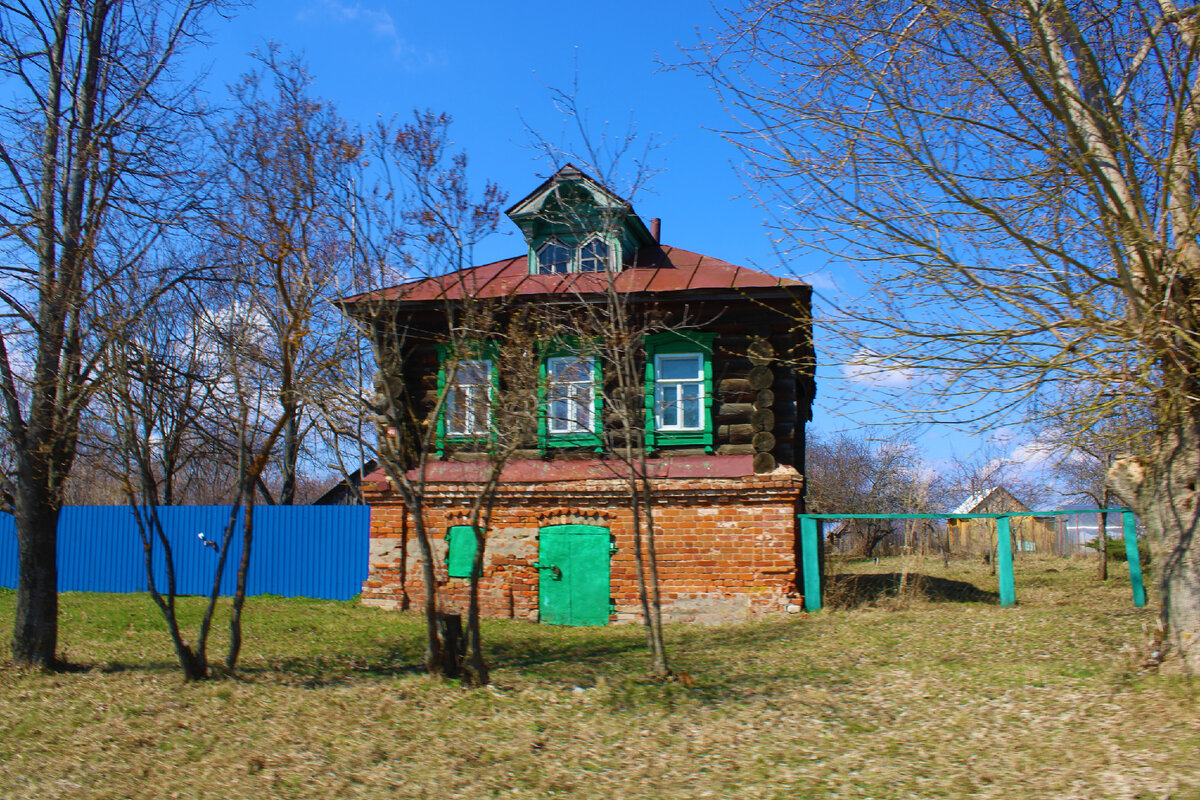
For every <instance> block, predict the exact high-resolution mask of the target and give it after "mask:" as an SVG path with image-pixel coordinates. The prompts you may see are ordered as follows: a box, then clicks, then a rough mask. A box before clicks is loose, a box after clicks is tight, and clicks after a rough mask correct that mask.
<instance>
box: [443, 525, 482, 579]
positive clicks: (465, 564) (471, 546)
mask: <svg viewBox="0 0 1200 800" xmlns="http://www.w3.org/2000/svg"><path fill="white" fill-rule="evenodd" d="M477 549H478V547H477V542H476V541H475V529H474V528H472V527H471V526H470V525H454V526H452V527H451V528H450V529H449V530H448V531H446V574H447V575H449V576H450V577H451V578H469V577H471V568H472V567H473V566H474V565H475V551H476V550H477Z"/></svg>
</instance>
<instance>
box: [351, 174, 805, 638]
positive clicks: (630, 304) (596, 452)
mask: <svg viewBox="0 0 1200 800" xmlns="http://www.w3.org/2000/svg"><path fill="white" fill-rule="evenodd" d="M507 214H508V216H509V217H510V219H512V220H513V222H514V223H516V225H517V226H518V227H519V228H520V229H521V231H522V233H523V234H524V236H525V241H526V244H527V250H526V252H525V253H523V254H521V255H519V256H516V257H513V258H509V259H505V260H502V261H498V262H495V263H492V264H486V265H483V266H478V267H472V268H469V269H465V270H460V271H458V272H454V273H450V274H448V275H442V276H436V277H430V278H426V279H423V280H416V281H412V282H410V283H405V284H402V285H399V286H394V287H390V288H386V289H381V290H377V291H373V292H369V293H367V294H364V295H359V296H356V297H352V298H348V299H346V300H345V301H343V306H344V308H345V309H346V311H347V313H349V314H351V315H353V316H355V317H357V318H359V319H360V320H363V321H364V322H366V323H368V326H369V327H370V328H371V329H372V330H373V335H374V336H375V338H376V345H377V351H378V352H379V353H382V354H384V355H383V356H382V357H381V358H380V360H381V361H382V362H383V363H380V364H379V365H378V366H379V373H378V374H377V383H378V386H379V388H380V393H379V394H378V395H377V398H376V399H377V401H380V402H385V403H396V404H401V405H403V406H404V407H405V410H407V411H408V412H410V413H409V414H408V417H407V418H409V419H411V420H412V429H411V430H407V431H394V432H393V434H394V435H397V436H407V437H410V438H414V439H415V437H416V436H417V435H418V434H419V432H420V431H421V430H424V429H425V428H424V426H429V425H432V426H436V431H437V436H436V451H435V452H433V453H431V454H429V459H428V461H427V462H426V463H425V467H424V469H425V479H426V481H427V491H426V498H427V512H426V523H427V525H428V526H429V529H430V531H431V533H432V537H433V539H434V541H435V543H436V546H437V552H436V554H435V558H436V561H437V563H436V564H435V572H436V574H437V576H438V577H437V580H438V583H439V592H440V593H441V596H442V598H443V601H444V602H445V604H446V605H447V606H448V607H449V608H451V609H454V608H455V607H456V606H461V607H462V609H465V606H466V596H467V586H468V576H469V574H470V569H469V564H470V560H471V558H472V557H473V554H474V537H473V536H472V535H471V531H470V529H469V528H465V529H464V526H465V525H466V522H467V509H468V506H469V502H470V498H471V496H472V491H473V490H474V489H475V488H476V486H477V483H476V482H477V481H478V480H479V479H480V476H481V474H482V471H483V469H484V466H485V464H486V461H487V458H488V453H489V447H491V446H493V445H494V442H495V439H494V438H490V436H489V425H493V424H495V420H496V419H497V418H498V416H499V415H501V413H502V412H504V411H505V410H507V409H500V408H496V407H495V405H494V404H495V403H496V402H497V398H498V397H500V396H502V395H503V392H502V391H500V390H499V389H498V387H501V386H504V387H507V386H508V384H509V383H519V381H518V380H517V379H516V378H515V377H514V376H511V375H505V374H503V373H504V370H505V367H504V365H505V364H510V365H511V364H514V363H518V362H513V361H512V360H511V359H508V360H507V361H506V360H505V359H504V358H503V357H501V356H500V355H498V354H497V352H496V351H491V350H488V347H489V345H488V342H487V341H486V340H487V338H488V336H487V334H486V333H482V334H481V335H480V339H481V340H484V341H481V342H480V343H479V345H478V347H477V348H475V349H474V350H473V352H472V354H470V355H469V356H466V357H460V358H458V360H456V361H454V363H453V368H452V369H451V368H449V366H448V365H449V364H450V362H451V361H452V360H454V359H455V356H454V355H453V354H451V353H450V352H449V351H450V350H451V349H452V345H453V342H455V341H459V342H460V345H461V339H456V338H455V337H454V336H451V335H450V328H449V326H450V324H451V323H450V320H452V319H454V320H458V321H459V322H460V323H461V321H462V320H463V319H464V318H465V317H467V316H470V314H469V311H470V309H472V308H474V309H478V308H484V309H485V310H486V312H487V313H486V314H485V316H487V318H488V319H490V320H493V321H495V320H498V319H503V320H506V322H505V323H504V324H508V325H511V324H512V321H513V320H514V319H517V318H520V319H522V320H525V321H526V324H528V325H529V326H531V327H530V330H534V331H536V333H535V334H534V336H535V338H538V339H539V342H538V343H537V345H538V346H536V347H532V348H527V349H528V362H529V363H520V366H522V368H523V369H527V368H529V367H530V364H533V362H536V367H537V370H538V371H537V372H536V373H535V374H536V375H538V376H540V378H539V384H538V387H537V389H536V391H537V392H538V394H537V397H538V401H537V402H538V412H537V416H538V419H536V420H534V419H530V420H529V422H528V430H526V431H524V433H523V434H522V435H523V436H524V439H523V441H522V442H521V446H520V447H519V448H517V449H516V450H515V451H514V452H513V453H512V454H511V456H510V457H509V458H508V460H507V462H506V464H505V465H504V468H503V472H502V477H501V484H500V486H499V489H498V491H497V494H496V499H495V504H494V511H493V515H492V521H491V525H490V527H489V530H488V531H487V545H486V548H485V556H484V566H483V573H482V578H481V592H480V597H481V604H482V610H483V613H484V614H485V615H494V616H505V617H513V618H521V619H528V620H534V621H538V620H540V621H542V622H551V623H560V624H606V623H609V622H615V621H632V620H635V619H640V615H641V611H640V604H639V598H638V588H637V579H636V572H635V571H634V553H633V541H632V536H633V527H632V526H633V518H632V511H631V509H630V503H629V499H628V490H627V482H626V475H627V469H628V467H627V465H626V462H625V461H623V460H622V459H621V458H618V457H617V455H618V453H616V452H614V451H615V450H616V449H619V448H621V447H622V446H623V444H624V443H625V442H626V441H627V440H626V438H625V437H626V436H632V437H635V439H634V440H633V441H635V443H636V444H637V446H638V447H641V448H644V451H645V452H646V453H647V456H648V458H647V468H648V471H649V474H650V475H651V476H652V485H653V495H654V501H653V502H654V516H655V530H656V537H657V550H658V558H659V571H660V591H661V595H662V599H663V612H664V618H665V619H668V620H670V619H675V620H693V621H711V622H715V621H724V620H730V619H742V618H746V617H750V616H754V615H758V614H764V613H776V612H786V611H789V610H791V611H795V610H797V609H798V608H799V607H800V598H799V596H798V593H797V589H796V587H797V582H796V577H797V574H798V558H799V547H798V541H797V523H796V519H795V514H796V513H797V512H799V511H802V510H803V508H802V502H803V499H802V498H803V486H804V481H803V454H804V431H805V424H806V422H807V421H808V420H810V419H811V404H812V399H813V394H814V391H815V386H814V381H813V363H814V359H813V349H812V337H811V324H810V308H811V305H810V303H811V290H810V287H809V286H808V285H806V284H803V283H801V282H799V281H794V280H788V279H783V278H778V277H775V276H771V275H767V274H765V273H762V272H757V271H754V270H749V269H746V268H744V267H739V266H736V265H733V264H730V263H727V262H725V261H721V260H718V259H715V258H711V257H709V256H704V255H700V254H698V253H694V252H690V251H688V250H684V249H682V248H679V247H674V246H669V245H666V244H664V243H662V242H660V241H659V230H660V226H659V222H658V220H651V223H650V225H649V226H647V225H646V224H645V223H644V222H643V221H642V219H641V218H640V217H638V215H637V214H636V212H635V211H634V209H633V208H632V206H631V205H630V204H629V203H628V202H626V201H625V200H623V199H621V198H620V197H618V196H617V195H615V194H614V193H613V192H611V191H610V190H609V189H608V188H607V187H605V186H603V185H602V184H600V183H599V182H597V181H595V180H594V179H592V178H590V177H589V176H587V175H585V174H584V173H582V172H580V171H579V170H577V169H576V168H574V167H573V166H570V165H568V166H566V167H564V168H562V169H561V170H559V171H558V172H557V173H556V174H555V175H553V176H552V177H551V178H549V179H548V180H546V181H545V182H544V183H542V185H540V186H539V187H538V188H537V189H536V190H534V191H533V192H532V193H531V194H530V195H528V196H527V197H525V198H524V199H522V200H521V201H519V202H518V203H516V204H515V205H514V206H512V207H511V208H510V209H509V210H508V212H507ZM613 302H616V303H619V304H620V313H622V314H625V315H627V316H626V317H625V319H626V320H627V324H626V326H625V327H624V328H619V329H618V328H616V327H614V326H611V325H608V324H607V323H608V322H611V315H610V314H606V311H609V312H611V310H612V308H614V307H613V306H611V305H608V306H606V305H605V304H606V303H607V304H611V303H613ZM538 315H541V316H540V317H539V316H538ZM547 315H549V316H547ZM538 319H541V322H542V324H540V326H539V325H538V324H537V321H538ZM547 319H550V320H551V322H550V324H549V325H547V324H545V321H546V320H547ZM506 330H507V331H509V332H511V328H508V329H506ZM614 330H622V331H625V332H626V333H628V331H630V330H632V331H634V332H635V333H636V334H637V335H636V336H635V337H633V338H634V341H632V342H626V343H623V344H620V345H618V344H616V343H614V342H611V341H605V340H604V339H605V337H606V336H608V337H609V338H611V337H612V336H613V335H614V333H613V331H614ZM510 339H511V337H510ZM581 342H582V343H583V344H580V343H581ZM617 347H620V351H619V352H617V351H615V350H614V348H617ZM622 353H628V354H630V357H631V358H632V359H633V360H634V364H635V367H636V369H637V370H638V374H639V375H640V376H644V379H639V381H638V382H637V385H636V386H632V387H631V386H630V385H628V381H626V383H625V384H622V382H621V381H620V380H619V376H618V375H616V374H614V373H617V372H619V369H618V367H617V366H616V365H615V364H616V359H617V357H618V356H619V355H620V354H622ZM622 392H624V395H622V394H621V393H622ZM622 399H623V400H624V401H625V402H627V403H629V404H633V405H632V406H630V405H625V406H620V402H622ZM503 402H505V403H509V402H510V401H507V400H506V401H503ZM617 407H624V408H626V409H628V408H630V407H636V408H637V409H638V416H637V421H636V423H635V424H633V425H631V426H630V425H623V424H622V419H626V420H627V419H628V418H629V417H628V416H626V417H624V418H619V417H620V415H618V414H616V413H615V412H614V410H613V409H614V408H617ZM623 427H630V428H632V430H628V431H625V430H622V428H623ZM415 463H417V462H416V461H414V462H413V464H415ZM413 464H408V465H406V466H407V467H409V468H410V469H412V468H415V467H414V466H413ZM363 483H364V491H365V493H366V497H367V500H368V502H369V503H370V505H371V507H372V515H371V548H370V551H371V567H370V575H369V577H368V579H367V581H366V584H365V585H364V588H363V602H364V603H366V604H370V605H377V606H383V607H387V608H406V607H408V606H409V604H410V603H412V602H419V599H420V597H421V596H422V586H421V580H422V578H421V569H420V564H419V562H418V556H417V550H416V547H415V546H414V545H413V544H412V541H411V535H412V534H411V529H412V520H411V517H410V515H409V512H408V510H407V509H406V508H405V507H404V504H403V503H402V502H401V501H400V499H399V498H398V496H397V495H396V493H395V492H394V491H393V488H392V487H391V486H389V483H388V479H387V478H386V476H385V474H384V473H383V472H382V471H377V472H375V473H373V474H371V475H368V476H367V477H366V478H365V479H364V481H363ZM460 610H461V609H460Z"/></svg>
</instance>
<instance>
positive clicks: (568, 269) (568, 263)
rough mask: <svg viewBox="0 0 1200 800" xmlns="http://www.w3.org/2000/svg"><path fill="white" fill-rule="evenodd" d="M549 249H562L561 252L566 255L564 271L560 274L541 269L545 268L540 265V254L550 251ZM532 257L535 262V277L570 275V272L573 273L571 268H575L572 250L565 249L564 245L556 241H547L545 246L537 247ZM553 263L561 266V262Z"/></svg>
mask: <svg viewBox="0 0 1200 800" xmlns="http://www.w3.org/2000/svg"><path fill="white" fill-rule="evenodd" d="M551 247H560V248H562V250H563V252H565V253H566V254H567V260H566V269H564V270H563V271H562V272H557V271H554V272H550V271H546V270H544V269H543V266H545V265H543V264H542V253H544V252H545V251H546V250H548V249H550V248H551ZM534 256H535V257H536V261H537V272H536V273H535V274H537V275H567V274H570V273H571V272H574V271H575V270H574V269H573V267H574V266H575V258H576V256H575V252H574V249H573V248H570V247H567V246H566V245H565V244H563V243H562V242H560V241H559V240H558V239H549V240H547V241H546V243H545V244H543V245H542V246H541V247H539V248H538V249H537V252H536V253H534ZM553 263H555V264H561V263H563V262H560V261H556V262H553Z"/></svg>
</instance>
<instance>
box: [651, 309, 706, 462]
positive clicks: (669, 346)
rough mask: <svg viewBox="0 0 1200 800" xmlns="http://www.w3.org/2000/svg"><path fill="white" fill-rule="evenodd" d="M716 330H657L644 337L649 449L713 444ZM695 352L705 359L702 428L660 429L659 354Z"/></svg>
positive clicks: (703, 364)
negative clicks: (657, 370)
mask: <svg viewBox="0 0 1200 800" xmlns="http://www.w3.org/2000/svg"><path fill="white" fill-rule="evenodd" d="M716 338H717V335H716V334H715V333H699V332H695V331H668V332H666V333H655V334H651V335H649V336H646V337H645V338H644V339H643V346H644V347H645V350H646V384H645V388H644V391H645V395H644V396H645V408H646V446H647V447H650V448H655V447H664V446H667V447H669V446H671V445H703V446H704V447H706V448H709V449H711V448H712V443H713V413H712V406H713V395H714V393H715V392H714V387H713V363H712V354H713V342H714V341H715V340H716ZM671 354H696V355H699V356H700V357H701V359H702V373H703V376H704V381H703V387H704V388H703V392H704V397H703V399H702V400H701V404H700V414H701V427H700V429H698V430H686V431H676V430H659V429H658V424H657V413H656V408H655V406H656V404H657V396H658V392H657V389H658V375H657V372H656V366H655V358H656V356H660V355H671Z"/></svg>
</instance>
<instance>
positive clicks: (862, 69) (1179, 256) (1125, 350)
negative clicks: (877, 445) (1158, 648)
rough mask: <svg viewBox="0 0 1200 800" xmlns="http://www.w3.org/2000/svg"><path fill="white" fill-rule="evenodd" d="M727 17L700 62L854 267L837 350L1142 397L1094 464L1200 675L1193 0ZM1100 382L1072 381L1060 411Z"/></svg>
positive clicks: (981, 385)
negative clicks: (1127, 433) (1072, 392)
mask: <svg viewBox="0 0 1200 800" xmlns="http://www.w3.org/2000/svg"><path fill="white" fill-rule="evenodd" d="M725 23H726V27H725V29H724V31H723V32H721V33H719V34H718V35H717V36H716V38H714V39H713V40H712V41H710V42H709V43H707V45H705V46H703V47H701V48H700V50H699V51H698V52H697V53H696V55H697V64H698V65H699V66H700V67H701V68H702V69H703V70H704V71H705V72H706V73H707V74H708V75H710V76H711V77H712V78H713V79H714V81H715V83H716V84H717V85H718V86H719V87H720V89H721V91H722V92H723V94H724V97H725V99H726V100H727V102H728V105H729V107H730V109H731V110H732V111H733V113H734V114H735V115H736V116H738V117H739V119H740V120H741V122H742V123H743V124H744V128H743V129H742V130H741V131H740V132H739V133H736V134H733V135H732V136H733V138H734V139H735V140H736V141H737V142H738V143H739V145H740V146H741V147H742V148H743V152H744V153H745V154H746V156H747V161H748V164H749V167H750V170H751V176H752V179H753V180H754V182H755V183H756V185H758V186H760V187H762V191H763V193H764V199H765V200H769V201H772V203H773V204H774V202H775V201H778V202H779V205H773V207H776V208H783V209H785V211H784V212H782V213H781V215H780V218H779V223H780V225H781V227H782V229H783V231H784V232H785V233H787V234H790V235H793V236H794V237H795V238H796V239H797V240H798V241H803V242H805V243H806V244H810V245H816V246H818V247H824V248H826V249H827V250H829V251H830V252H832V253H834V254H835V255H836V257H837V258H838V259H844V261H845V262H849V263H857V264H861V265H865V273H866V277H867V279H868V281H869V284H870V291H868V292H866V293H864V295H863V297H862V298H861V300H860V301H858V302H857V304H856V306H855V311H853V312H850V313H849V314H848V316H849V317H850V318H851V319H852V321H853V324H852V325H851V326H850V330H849V333H850V334H851V336H850V337H849V339H848V344H849V348H848V350H847V354H846V355H847V357H849V356H851V355H852V354H853V353H859V354H860V356H861V355H862V354H866V357H867V358H868V359H869V360H871V361H873V362H874V363H876V364H878V365H889V364H890V365H903V366H904V367H905V368H906V369H909V370H914V371H916V374H919V375H921V376H922V378H923V381H924V383H923V384H922V386H923V388H924V389H925V390H926V391H927V392H928V393H930V394H933V395H936V396H937V397H940V398H943V399H945V400H948V401H949V402H945V403H942V404H941V408H942V409H947V408H950V409H953V408H959V409H967V408H969V409H970V412H969V414H970V415H974V416H975V417H977V418H986V417H988V416H989V415H995V414H998V413H1002V412H1005V411H1015V412H1018V413H1025V414H1028V415H1034V416H1036V414H1037V411H1038V409H1037V402H1036V401H1037V399H1038V397H1039V395H1040V394H1041V393H1043V392H1045V391H1047V390H1052V389H1053V388H1054V387H1055V386H1056V385H1059V384H1069V383H1071V382H1081V381H1085V380H1086V381H1092V382H1095V383H1096V384H1101V385H1104V386H1106V387H1109V388H1110V389H1112V390H1114V391H1116V392H1117V393H1119V394H1120V395H1121V396H1122V399H1123V401H1125V402H1132V403H1145V404H1148V405H1149V406H1150V407H1152V408H1153V409H1154V414H1155V423H1154V443H1153V446H1152V447H1151V449H1150V451H1149V453H1148V454H1147V455H1146V456H1144V457H1134V458H1130V459H1125V460H1121V461H1118V462H1117V463H1116V464H1114V466H1113V468H1112V470H1111V471H1110V474H1109V480H1110V481H1112V482H1114V483H1115V484H1116V485H1117V486H1118V488H1119V490H1120V492H1121V494H1122V496H1123V497H1125V498H1126V499H1127V500H1128V501H1129V502H1130V503H1131V504H1132V505H1133V506H1134V508H1135V510H1136V511H1137V512H1138V514H1139V515H1140V516H1141V518H1142V521H1143V522H1144V523H1145V525H1146V528H1147V531H1148V533H1149V538H1150V540H1151V542H1152V546H1153V548H1154V549H1155V550H1156V551H1157V552H1155V554H1154V555H1155V563H1156V565H1159V566H1160V569H1159V570H1158V574H1159V577H1160V589H1161V599H1162V611H1163V614H1164V616H1165V617H1166V620H1167V622H1168V630H1169V632H1170V633H1169V638H1170V642H1171V643H1172V645H1173V646H1174V648H1175V650H1176V652H1177V653H1178V654H1179V655H1180V656H1181V657H1182V660H1183V663H1184V664H1185V665H1186V666H1187V668H1188V669H1190V670H1196V669H1200V544H1197V543H1196V539H1197V533H1198V524H1200V504H1198V503H1197V499H1198V498H1197V491H1198V485H1197V484H1198V476H1200V340H1198V335H1200V292H1198V291H1197V288H1196V287H1197V281H1198V280H1200V238H1198V236H1197V233H1198V227H1197V226H1198V220H1197V202H1196V199H1197V198H1196V192H1197V177H1198V176H1197V159H1196V148H1197V146H1198V145H1200V141H1198V134H1200V113H1198V112H1200V107H1198V105H1197V104H1198V102H1200V99H1198V97H1197V90H1198V89H1200V85H1198V82H1200V59H1198V58H1197V56H1198V55H1200V40H1198V37H1200V8H1198V7H1195V6H1188V7H1179V6H1176V5H1175V4H1174V3H1173V2H1172V0H1119V2H1100V1H1099V0H951V2H943V1H942V0H938V2H932V0H928V1H927V0H906V2H891V1H890V0H867V2H858V1H857V0H856V1H855V2H849V0H833V1H832V2H820V3H817V2H803V1H797V2H783V3H779V2H766V1H765V0H762V1H760V0H750V1H749V2H742V3H739V4H738V6H737V7H736V8H735V9H734V10H733V11H730V12H728V13H727V15H726V16H725ZM907 392H908V396H907V399H908V400H912V399H914V398H915V399H917V400H918V403H920V404H929V403H930V400H929V399H928V398H927V397H917V394H918V393H917V392H916V391H914V387H908V389H907ZM1111 402H1112V401H1111V399H1110V400H1108V401H1105V400H1104V399H1103V398H1102V396H1100V395H1095V394H1093V395H1091V396H1089V397H1084V398H1082V399H1081V401H1080V402H1079V403H1078V404H1077V405H1076V406H1075V407H1074V408H1073V409H1072V413H1073V415H1074V417H1075V419H1076V420H1078V421H1079V424H1078V425H1077V426H1076V429H1086V428H1087V427H1088V426H1089V425H1090V423H1091V422H1092V421H1094V420H1095V419H1097V418H1098V417H1099V416H1100V415H1101V414H1102V413H1103V410H1104V407H1105V406H1106V405H1108V404H1111ZM910 405H913V404H911V403H910ZM947 416H951V414H950V413H948V412H946V411H943V417H947ZM993 418H994V417H993Z"/></svg>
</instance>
